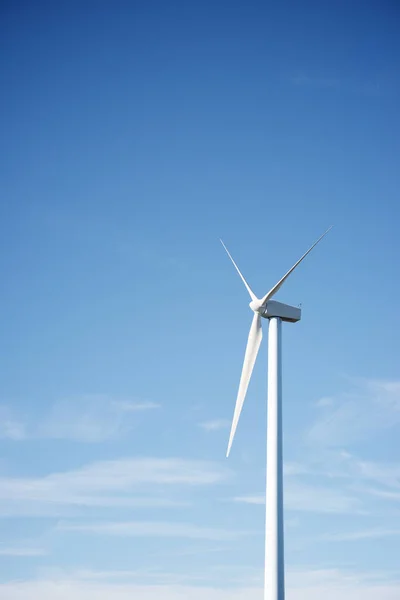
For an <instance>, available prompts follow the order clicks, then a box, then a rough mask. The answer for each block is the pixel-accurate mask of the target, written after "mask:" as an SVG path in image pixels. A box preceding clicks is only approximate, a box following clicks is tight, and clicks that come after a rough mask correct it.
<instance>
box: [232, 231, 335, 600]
mask: <svg viewBox="0 0 400 600" xmlns="http://www.w3.org/2000/svg"><path fill="white" fill-rule="evenodd" d="M330 229H331V227H330V228H329V229H328V231H329V230H330ZM328 231H326V232H325V233H324V234H323V235H322V236H321V237H320V238H319V239H318V240H317V241H316V242H315V243H314V244H313V245H312V246H311V248H309V250H307V252H306V253H305V254H303V256H302V257H301V258H300V259H299V260H298V261H297V262H296V264H295V265H293V267H292V268H291V269H289V271H288V272H287V273H286V274H285V275H284V276H283V277H282V279H280V280H279V281H278V283H277V284H276V285H275V286H274V287H273V288H272V289H271V290H270V291H269V292H268V293H267V294H266V295H265V296H264V297H263V298H262V299H261V300H260V299H258V298H257V297H256V295H255V294H254V293H253V291H252V290H251V288H250V286H249V284H248V283H247V281H246V280H245V278H244V277H243V275H242V273H241V272H240V270H239V268H238V266H237V265H236V263H235V261H234V260H233V258H232V256H231V255H230V254H229V252H228V249H227V248H226V246H225V244H224V243H223V242H222V240H221V242H222V245H223V246H224V248H225V250H226V252H227V253H228V256H229V258H230V259H231V261H232V262H233V264H234V266H235V268H236V270H237V272H238V273H239V275H240V277H241V279H242V281H243V283H244V285H245V286H246V289H247V291H248V292H249V294H250V297H251V302H250V308H251V309H252V311H253V313H254V315H253V321H252V324H251V327H250V332H249V337H248V341H247V347H246V352H245V356H244V363H243V369H242V375H241V378H240V383H239V391H238V395H237V400H236V405H235V412H234V415H233V421H232V428H231V433H230V437H229V443H228V451H227V456H229V453H230V450H231V447H232V442H233V438H234V437H235V432H236V428H237V425H238V422H239V417H240V413H241V410H242V407H243V402H244V399H245V397H246V392H247V388H248V385H249V382H250V379H251V375H252V372H253V367H254V364H255V362H256V358H257V354H258V351H259V349H260V344H261V340H262V327H261V318H264V319H268V320H269V328H268V405H267V418H268V424H267V477H266V513H265V571H264V600H284V598H285V559H284V519H283V459H282V360H281V355H282V321H283V322H285V321H286V322H289V323H296V322H297V321H299V320H300V318H301V310H300V308H295V307H294V306H289V305H288V304H282V303H281V302H276V301H275V300H271V298H272V297H273V296H274V295H275V294H276V293H277V291H278V290H279V288H280V287H281V285H282V284H283V283H284V282H285V281H286V279H287V278H288V277H289V275H290V274H291V273H292V272H293V271H294V270H295V268H296V267H297V266H298V265H299V264H300V263H301V261H302V260H303V259H304V258H305V257H306V256H307V254H309V253H310V252H311V250H312V249H313V248H314V247H315V246H316V245H317V244H318V242H319V241H320V240H322V238H323V237H324V236H325V235H326V234H327V233H328Z"/></svg>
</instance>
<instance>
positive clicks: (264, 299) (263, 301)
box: [261, 225, 333, 306]
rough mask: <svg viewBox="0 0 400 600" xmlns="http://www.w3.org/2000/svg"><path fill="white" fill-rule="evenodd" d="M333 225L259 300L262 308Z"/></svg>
mask: <svg viewBox="0 0 400 600" xmlns="http://www.w3.org/2000/svg"><path fill="white" fill-rule="evenodd" d="M332 227H333V225H331V227H329V229H327V230H326V231H325V233H323V234H322V235H321V237H319V238H318V239H317V241H316V242H314V244H313V245H312V246H311V248H309V249H308V250H307V252H306V253H305V254H303V256H302V257H301V258H300V259H299V260H298V261H297V263H296V264H294V265H293V267H292V268H291V269H289V271H288V272H287V273H286V274H285V275H284V276H283V277H282V279H280V280H279V281H278V283H277V284H276V285H274V287H273V288H272V289H271V290H270V291H269V292H268V294H265V296H264V298H263V299H262V300H261V302H262V306H265V305H266V304H267V302H268V300H270V299H271V298H272V296H275V294H276V293H277V291H278V290H279V288H280V287H281V286H282V285H283V284H284V283H285V281H286V279H287V278H288V277H289V275H290V274H291V273H293V271H294V270H295V268H296V267H298V266H299V264H300V263H301V262H302V261H303V260H304V259H305V257H306V256H307V255H308V254H310V252H311V250H312V249H313V248H315V246H316V245H317V244H318V243H319V242H320V241H321V240H322V238H324V237H325V236H326V234H327V233H328V232H329V231H330V230H331V229H332Z"/></svg>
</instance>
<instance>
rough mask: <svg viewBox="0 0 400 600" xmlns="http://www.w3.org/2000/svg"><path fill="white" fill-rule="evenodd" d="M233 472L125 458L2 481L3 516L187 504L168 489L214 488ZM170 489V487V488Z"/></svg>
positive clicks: (211, 466)
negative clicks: (71, 508)
mask: <svg viewBox="0 0 400 600" xmlns="http://www.w3.org/2000/svg"><path fill="white" fill-rule="evenodd" d="M228 477H229V471H228V470H226V469H224V468H221V467H220V466H218V465H217V464H215V463H210V462H205V461H196V460H184V459H178V458H169V459H168V458H121V459H117V460H111V461H100V462H95V463H90V464H88V465H85V466H83V467H82V468H80V469H76V470H73V471H66V472H61V473H53V474H49V475H45V476H42V477H35V478H12V477H2V478H0V514H1V513H2V514H13V512H15V513H17V514H37V513H38V512H39V513H40V514H43V513H44V514H45V513H46V511H47V510H49V511H50V512H54V508H55V506H56V507H57V506H58V510H57V511H56V512H59V511H60V510H61V508H60V507H62V506H68V505H69V506H76V507H79V506H80V507H90V506H91V507H96V506H97V507H99V506H103V507H123V506H126V507H135V506H137V507H138V506H147V507H148V506H166V507H168V506H182V499H181V498H179V500H178V501H175V500H174V499H173V498H172V499H171V498H168V492H167V489H171V490H172V489H173V488H176V487H182V486H184V487H193V486H209V485H213V484H218V483H221V482H223V481H226V480H227V479H228ZM166 488H167V489H166Z"/></svg>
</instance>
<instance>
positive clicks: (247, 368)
mask: <svg viewBox="0 0 400 600" xmlns="http://www.w3.org/2000/svg"><path fill="white" fill-rule="evenodd" d="M261 340H262V328H261V316H260V315H259V313H254V317H253V322H252V324H251V327H250V332H249V339H248V340H247V347H246V353H245V355H244V362H243V369H242V375H241V377H240V383H239V391H238V395H237V400H236V405H235V412H234V415H233V421H232V428H231V434H230V436H229V444H228V451H227V453H226V456H227V457H228V456H229V453H230V451H231V446H232V442H233V438H234V437H235V432H236V428H237V425H238V422H239V417H240V413H241V412H242V407H243V402H244V399H245V397H246V392H247V388H248V387H249V382H250V378H251V374H252V372H253V367H254V363H255V362H256V358H257V354H258V351H259V349H260V344H261Z"/></svg>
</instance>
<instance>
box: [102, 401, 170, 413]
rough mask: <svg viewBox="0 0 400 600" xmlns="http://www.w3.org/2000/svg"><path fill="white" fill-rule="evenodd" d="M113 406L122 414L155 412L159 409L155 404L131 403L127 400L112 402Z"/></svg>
mask: <svg viewBox="0 0 400 600" xmlns="http://www.w3.org/2000/svg"><path fill="white" fill-rule="evenodd" d="M112 404H113V406H115V407H116V408H117V409H119V410H121V411H122V412H142V411H146V410H155V409H157V408H161V404H157V403H156V402H147V401H146V402H131V401H129V400H114V401H113V403H112Z"/></svg>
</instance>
